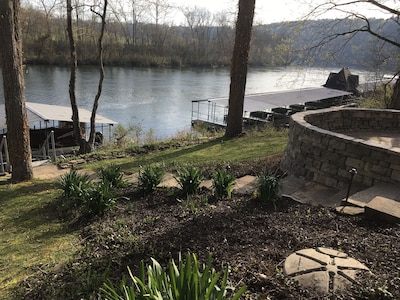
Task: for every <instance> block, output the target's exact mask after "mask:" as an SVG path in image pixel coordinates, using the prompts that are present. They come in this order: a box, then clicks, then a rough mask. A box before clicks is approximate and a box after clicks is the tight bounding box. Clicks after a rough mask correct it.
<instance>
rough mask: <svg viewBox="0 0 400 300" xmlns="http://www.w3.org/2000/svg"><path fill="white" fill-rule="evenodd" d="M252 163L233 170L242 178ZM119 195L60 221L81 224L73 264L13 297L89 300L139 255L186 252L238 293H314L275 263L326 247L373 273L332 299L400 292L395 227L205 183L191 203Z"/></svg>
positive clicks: (170, 193) (163, 259) (162, 194)
mask: <svg viewBox="0 0 400 300" xmlns="http://www.w3.org/2000/svg"><path fill="white" fill-rule="evenodd" d="M267 164H271V165H274V163H273V162H271V161H268V162H267ZM259 166H260V163H259V162H258V163H255V164H254V165H246V166H244V165H240V166H237V165H233V166H231V168H232V172H234V173H237V174H240V175H243V173H251V172H250V171H249V170H253V171H252V172H254V169H257V168H258V167H259ZM246 168H248V170H247V171H246ZM252 175H253V174H252ZM121 196H124V197H126V198H124V199H123V200H120V201H119V202H118V204H117V206H115V207H114V208H112V209H111V210H109V211H108V212H107V213H106V214H105V215H104V216H102V217H95V218H92V219H84V218H80V219H67V220H65V219H64V221H66V222H68V223H69V226H70V227H71V230H72V229H73V230H78V229H79V230H80V231H81V242H82V250H81V251H80V253H78V254H77V256H76V258H75V259H74V260H73V261H70V262H68V263H65V264H62V265H61V266H60V265H55V266H52V265H49V266H47V268H49V270H50V271H48V272H41V273H40V274H38V275H37V276H32V277H30V278H29V279H27V280H26V281H25V282H24V283H23V284H22V285H21V287H20V288H19V289H18V291H17V295H18V296H19V297H20V298H24V299H81V298H82V299H89V298H90V297H92V299H96V298H97V293H98V288H99V286H101V284H102V283H103V282H104V280H105V279H106V278H109V279H111V280H114V281H115V282H118V281H119V280H120V279H121V277H122V276H128V272H127V266H129V267H130V268H131V269H132V271H133V272H134V273H136V274H137V271H138V265H139V262H140V261H141V260H144V261H145V262H147V263H148V262H149V261H150V257H153V258H155V259H157V260H158V261H159V262H160V263H161V264H162V265H165V264H166V263H167V261H168V260H169V259H170V258H175V259H176V258H177V256H178V254H179V253H186V252H188V251H190V252H192V253H195V254H196V255H197V256H198V258H199V260H200V261H201V262H206V259H207V256H208V254H209V253H211V254H212V258H213V265H214V267H215V268H216V269H217V270H220V269H221V268H222V267H223V266H229V268H230V274H229V280H230V283H231V285H233V286H235V287H237V288H239V287H241V286H243V285H246V286H247V287H248V288H247V292H246V294H245V297H243V299H320V297H318V296H317V295H315V294H314V293H313V292H312V291H306V290H304V289H302V288H300V287H298V286H297V285H296V283H295V282H293V281H291V280H287V279H285V278H284V276H283V273H282V266H283V262H284V260H285V258H286V257H287V256H289V255H290V254H291V253H293V252H295V251H297V250H301V249H305V248H315V247H328V248H333V249H338V250H341V251H343V252H345V253H347V254H348V255H349V256H351V257H353V258H355V259H357V260H359V261H360V262H362V263H364V264H365V265H366V266H367V267H369V268H370V269H371V271H372V272H373V274H374V276H373V277H369V278H365V279H360V281H361V282H362V285H360V286H353V287H352V289H351V290H350V291H345V292H343V293H341V294H337V295H328V297H329V298H330V299H400V259H399V252H400V226H398V225H391V224H385V223H378V222H373V221H368V220H365V219H364V218H363V217H362V216H343V215H338V214H336V213H335V211H334V210H332V209H331V208H325V207H321V206H311V205H306V204H300V203H297V202H294V201H291V200H288V199H279V200H278V201H277V207H276V209H275V208H274V207H273V205H271V204H270V203H260V202H259V201H257V200H255V199H254V198H253V196H251V195H248V196H243V195H234V196H233V198H232V199H225V200H222V201H216V199H215V198H214V196H213V195H212V194H211V192H210V191H208V190H202V191H201V192H200V193H199V195H197V196H193V197H192V198H190V199H189V200H186V198H185V197H182V195H180V191H179V190H175V189H159V190H157V191H156V192H154V193H152V194H150V195H147V196H143V195H142V194H141V193H140V192H139V191H138V190H137V189H136V188H126V189H124V190H123V191H121ZM64 217H65V214H64ZM53 267H54V268H53Z"/></svg>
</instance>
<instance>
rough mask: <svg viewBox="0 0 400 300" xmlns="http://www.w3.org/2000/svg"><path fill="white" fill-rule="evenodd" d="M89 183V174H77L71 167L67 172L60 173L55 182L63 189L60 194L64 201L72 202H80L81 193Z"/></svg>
mask: <svg viewBox="0 0 400 300" xmlns="http://www.w3.org/2000/svg"><path fill="white" fill-rule="evenodd" d="M90 185H91V183H90V179H89V176H88V175H86V174H79V173H78V172H77V171H76V170H74V169H71V170H70V172H69V173H66V174H63V175H61V177H60V179H59V180H58V182H57V186H58V188H60V189H62V190H63V193H62V195H61V197H62V199H63V200H64V201H68V202H70V203H72V204H77V203H79V202H80V200H81V197H82V193H83V192H84V191H85V190H87V189H88V188H89V186H90Z"/></svg>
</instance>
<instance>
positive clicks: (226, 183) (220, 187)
mask: <svg viewBox="0 0 400 300" xmlns="http://www.w3.org/2000/svg"><path fill="white" fill-rule="evenodd" d="M235 182H236V177H235V176H233V175H232V174H229V173H228V172H227V171H226V170H224V169H222V170H218V171H215V172H214V173H213V175H212V187H213V191H214V195H215V197H216V198H217V199H222V198H223V197H227V198H228V199H230V198H231V196H232V191H233V188H234V187H235Z"/></svg>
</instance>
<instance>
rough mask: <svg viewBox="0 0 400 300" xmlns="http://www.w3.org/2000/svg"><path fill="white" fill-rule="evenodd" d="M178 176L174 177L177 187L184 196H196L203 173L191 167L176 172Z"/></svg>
mask: <svg viewBox="0 0 400 300" xmlns="http://www.w3.org/2000/svg"><path fill="white" fill-rule="evenodd" d="M177 173H178V176H177V177H175V179H176V181H177V182H178V184H179V186H180V187H181V189H182V191H183V193H184V194H185V195H193V194H196V193H197V191H198V189H199V187H200V184H201V182H202V181H203V178H204V177H203V173H202V172H201V171H200V169H198V168H196V167H195V166H193V165H191V166H189V167H188V168H183V169H181V170H178V171H177Z"/></svg>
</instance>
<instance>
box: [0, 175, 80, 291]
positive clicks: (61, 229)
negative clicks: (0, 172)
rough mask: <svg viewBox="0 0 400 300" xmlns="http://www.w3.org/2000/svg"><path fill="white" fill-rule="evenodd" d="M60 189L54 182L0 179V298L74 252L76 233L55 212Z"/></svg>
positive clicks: (76, 240)
mask: <svg viewBox="0 0 400 300" xmlns="http://www.w3.org/2000/svg"><path fill="white" fill-rule="evenodd" d="M58 195H59V191H57V190H56V189H55V188H54V184H52V183H50V182H43V181H31V182H25V183H19V184H9V183H7V182H6V181H4V180H3V181H1V182H0V199H1V200H0V229H1V230H0V298H1V299H12V296H11V295H10V291H11V289H12V288H13V287H15V285H16V284H18V283H19V282H21V281H22V280H24V279H25V278H26V277H27V276H29V275H31V274H34V273H35V272H42V271H45V270H46V269H47V268H48V266H54V265H56V264H57V263H59V262H61V261H63V260H64V261H65V260H67V259H69V258H70V257H71V255H73V253H74V252H75V250H76V246H77V245H78V243H77V242H78V239H77V233H76V232H70V231H69V229H68V227H67V226H65V224H63V223H62V222H60V221H59V220H58V217H57V216H56V215H55V214H54V208H52V206H54V205H55V199H56V198H57V197H58Z"/></svg>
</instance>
